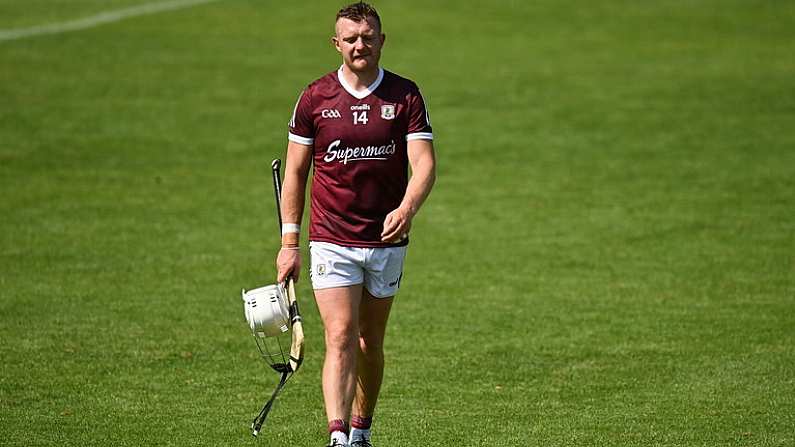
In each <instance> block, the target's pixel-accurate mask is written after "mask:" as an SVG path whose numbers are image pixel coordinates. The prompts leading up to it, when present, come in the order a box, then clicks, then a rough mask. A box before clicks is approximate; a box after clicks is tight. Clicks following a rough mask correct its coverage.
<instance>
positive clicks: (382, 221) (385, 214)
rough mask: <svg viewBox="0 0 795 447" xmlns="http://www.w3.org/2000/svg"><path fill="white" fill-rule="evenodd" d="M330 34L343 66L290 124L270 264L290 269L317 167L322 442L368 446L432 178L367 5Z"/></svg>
mask: <svg viewBox="0 0 795 447" xmlns="http://www.w3.org/2000/svg"><path fill="white" fill-rule="evenodd" d="M331 41H332V43H333V44H334V47H335V48H336V49H337V51H338V52H339V53H340V54H341V55H342V66H341V67H340V68H339V69H338V70H335V71H333V72H331V73H329V74H327V75H325V76H323V77H322V78H320V79H318V80H316V81H315V82H313V83H312V84H310V85H309V86H308V87H307V88H306V89H305V90H304V91H303V92H302V93H301V96H300V97H299V99H298V103H297V104H296V106H295V110H294V111H293V117H292V119H291V120H290V123H289V134H288V139H289V141H288V145H287V163H286V167H285V175H284V185H283V189H282V191H283V192H282V197H283V199H282V216H283V218H284V222H285V224H284V225H283V234H282V248H281V250H280V251H279V254H278V256H277V260H276V264H277V267H278V279H279V281H283V280H284V279H285V278H286V277H287V276H289V275H292V276H293V278H296V279H297V277H298V276H299V272H300V268H301V258H300V251H299V240H300V237H299V234H300V226H299V225H300V222H301V219H302V216H303V209H304V192H305V190H306V183H307V178H308V176H309V171H310V167H311V165H312V164H314V174H313V175H314V177H313V181H312V188H311V218H310V228H309V240H310V256H311V266H310V276H311V279H312V287H313V289H314V292H315V300H316V301H317V306H318V310H319V312H320V317H321V319H322V320H323V326H324V329H325V343H326V356H325V360H324V364H323V372H322V385H323V386H322V388H323V397H324V401H325V407H326V415H327V417H328V421H329V425H328V429H329V434H330V437H331V441H330V444H329V446H330V447H333V446H349V445H350V446H351V447H371V445H372V444H371V443H370V425H371V423H372V420H373V413H374V410H375V406H376V400H377V398H378V393H379V390H380V387H381V380H382V377H383V369H384V356H383V342H384V334H385V331H386V324H387V319H388V318H389V311H390V308H391V306H392V301H393V297H394V295H395V293H396V292H397V290H398V287H399V286H400V280H401V277H402V273H403V259H404V257H405V254H406V246H407V244H408V234H409V229H410V228H411V221H412V218H413V217H414V216H415V214H416V213H417V211H418V210H419V208H420V206H421V205H422V203H423V202H424V201H425V199H426V197H427V196H428V194H429V193H430V191H431V188H432V186H433V183H434V180H435V157H434V151H433V142H432V140H433V133H432V130H431V124H430V121H429V118H428V113H427V111H426V110H425V103H424V100H423V98H422V96H421V94H420V92H419V89H418V88H417V86H416V85H415V84H414V83H413V82H412V81H409V80H408V79H405V78H402V77H400V76H398V75H396V74H393V73H390V72H388V71H385V70H383V69H382V68H380V66H379V60H380V58H381V48H382V47H383V45H384V41H385V35H384V34H383V33H382V31H381V20H380V18H379V16H378V13H377V12H376V10H375V9H374V8H373V7H371V6H370V5H368V4H365V3H361V2H360V3H355V4H352V5H350V6H347V7H345V8H343V9H342V10H340V11H339V13H337V18H336V23H335V34H334V37H332V39H331ZM409 166H410V167H411V173H412V175H411V177H410V178H409V175H408V168H409ZM349 427H351V429H350V431H349Z"/></svg>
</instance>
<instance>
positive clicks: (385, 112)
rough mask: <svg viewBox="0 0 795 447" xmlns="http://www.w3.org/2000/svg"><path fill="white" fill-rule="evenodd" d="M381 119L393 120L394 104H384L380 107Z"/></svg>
mask: <svg viewBox="0 0 795 447" xmlns="http://www.w3.org/2000/svg"><path fill="white" fill-rule="evenodd" d="M381 118H383V119H385V120H391V119H395V106H394V104H385V105H383V106H381Z"/></svg>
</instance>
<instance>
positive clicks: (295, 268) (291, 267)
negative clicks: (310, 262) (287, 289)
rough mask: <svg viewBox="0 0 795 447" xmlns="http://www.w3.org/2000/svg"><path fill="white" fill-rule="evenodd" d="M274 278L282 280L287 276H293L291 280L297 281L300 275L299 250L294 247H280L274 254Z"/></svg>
mask: <svg viewBox="0 0 795 447" xmlns="http://www.w3.org/2000/svg"><path fill="white" fill-rule="evenodd" d="M276 271H277V275H276V279H277V281H278V282H284V281H286V280H287V277H288V276H292V277H293V281H295V282H298V277H299V276H300V275H301V250H299V249H298V247H296V248H292V247H291V248H282V249H281V250H279V254H278V255H277V256H276Z"/></svg>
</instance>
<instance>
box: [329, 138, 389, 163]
mask: <svg viewBox="0 0 795 447" xmlns="http://www.w3.org/2000/svg"><path fill="white" fill-rule="evenodd" d="M340 143H342V141H341V140H335V141H333V142H332V143H331V144H329V145H328V149H326V155H325V156H324V157H323V161H325V162H328V163H331V162H332V161H334V160H336V161H338V162H340V163H342V164H348V162H349V161H361V160H386V159H387V158H389V156H390V155H392V154H394V153H395V151H396V150H397V147H396V145H395V140H392V142H391V143H389V144H385V145H383V146H362V147H346V148H340Z"/></svg>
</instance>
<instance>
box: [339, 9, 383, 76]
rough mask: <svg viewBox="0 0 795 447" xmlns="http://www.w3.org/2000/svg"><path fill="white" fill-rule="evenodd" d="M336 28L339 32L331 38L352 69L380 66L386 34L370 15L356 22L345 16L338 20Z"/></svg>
mask: <svg viewBox="0 0 795 447" xmlns="http://www.w3.org/2000/svg"><path fill="white" fill-rule="evenodd" d="M335 28H336V32H337V34H336V35H335V36H334V37H332V38H331V40H332V42H334V46H335V47H336V48H337V51H339V52H340V54H342V61H343V63H344V64H345V65H346V66H347V67H348V68H350V69H351V71H354V72H367V71H371V70H375V69H376V68H378V61H379V59H381V47H383V46H384V39H385V36H384V35H383V34H381V30H380V29H379V28H378V23H377V22H376V21H375V20H373V19H372V18H371V17H368V18H367V20H366V21H362V22H354V21H353V20H351V19H346V18H344V17H343V18H340V19H339V20H337V25H336V27H335Z"/></svg>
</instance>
